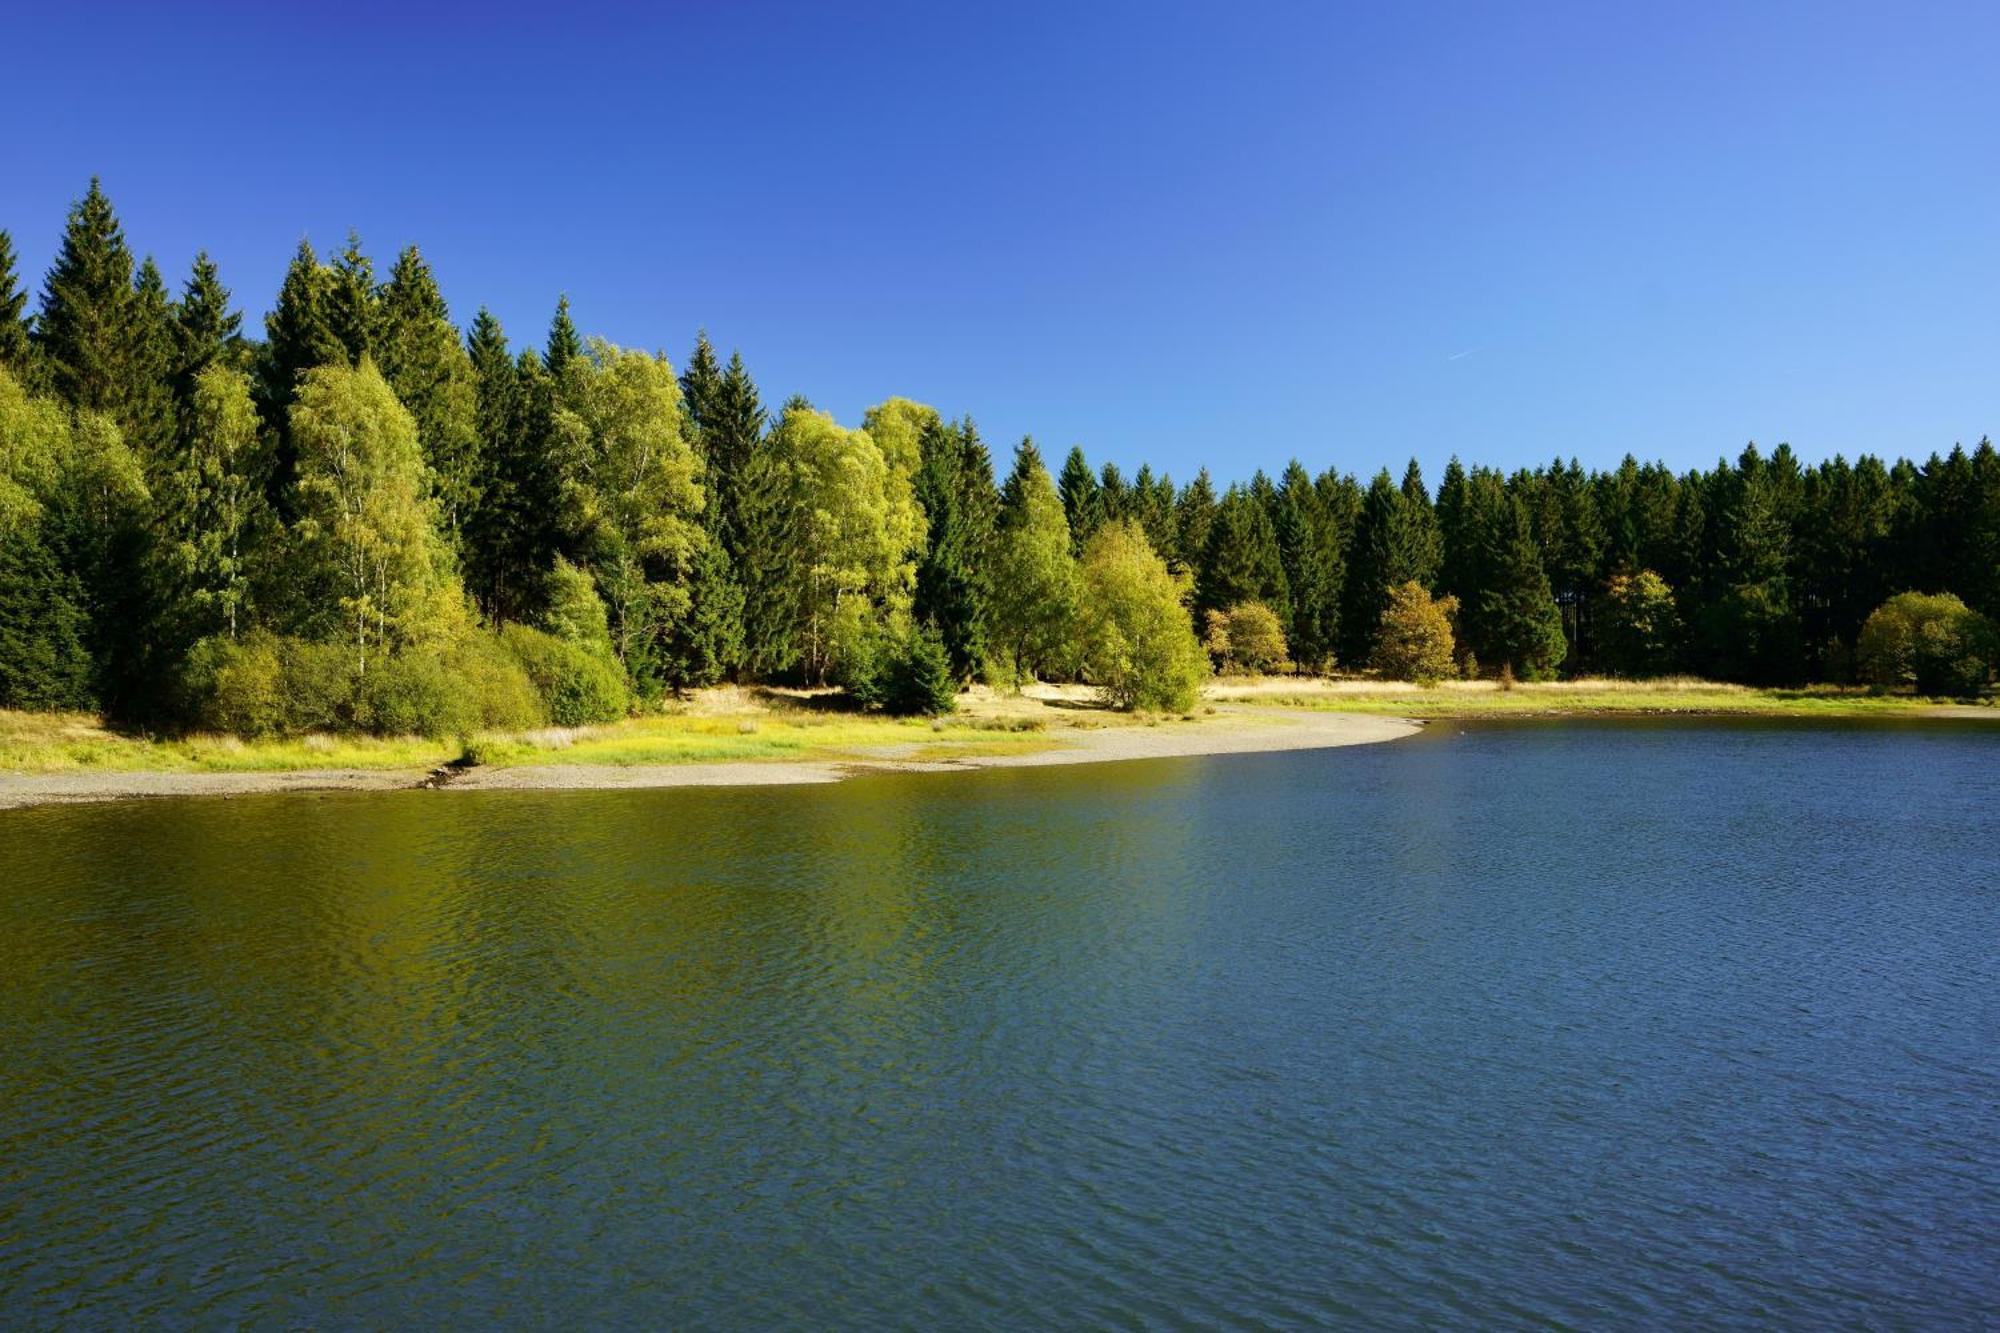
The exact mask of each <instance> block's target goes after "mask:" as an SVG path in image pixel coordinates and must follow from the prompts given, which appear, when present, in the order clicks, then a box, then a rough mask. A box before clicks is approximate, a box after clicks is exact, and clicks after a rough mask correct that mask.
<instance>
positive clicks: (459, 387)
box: [374, 245, 480, 550]
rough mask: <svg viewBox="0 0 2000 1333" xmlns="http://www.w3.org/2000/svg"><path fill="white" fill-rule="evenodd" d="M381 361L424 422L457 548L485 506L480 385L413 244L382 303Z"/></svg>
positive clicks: (442, 517) (429, 458)
mask: <svg viewBox="0 0 2000 1333" xmlns="http://www.w3.org/2000/svg"><path fill="white" fill-rule="evenodd" d="M376 310H377V315H376V322H375V335H374V338H375V344H376V351H375V359H376V364H377V366H378V367H379V368H380V369H381V372H382V377H383V378H384V379H386V380H387V381H388V382H389V387H390V388H391V389H394V390H395V391H396V398H397V399H398V401H400V402H401V403H402V404H403V406H404V407H405V408H407V409H408V410H409V413H410V416H411V417H412V418H414V419H415V421H416V423H417V443H418V446H419V447H420V448H421V449H422V450H423V455H424V462H425V463H426V464H427V465H428V466H429V468H430V475H431V493H432V495H433V496H434V497H435V498H436V500H437V518H438V522H439V525H440V527H441V530H442V531H443V533H444V535H445V538H446V540H447V542H449V543H450V544H451V546H452V547H453V549H454V550H457V549H460V547H461V546H462V543H463V539H464V537H463V530H464V527H465V524H466V523H467V521H468V520H469V519H470V517H471V514H472V511H473V509H474V508H475V507H476V506H477V504H478V489H477V488H478V486H479V480H480V478H479V470H478V469H479V460H478V458H477V449H478V443H479V436H478V421H479V389H478V383H477V380H476V377H475V375H474V373H473V369H472V361H471V358H470V357H469V356H468V355H467V353H466V350H465V348H464V347H463V346H461V345H460V343H459V340H458V331H457V330H456V329H454V328H453V327H452V324H451V316H450V312H449V311H448V310H447V309H446V307H445V303H444V296H443V294H442V293H440V292H439V291H438V287H437V280H436V279H435V278H434V277H433V276H432V275H431V270H430V266H429V265H428V264H426V263H425V262H424V260H423V256H422V255H420V254H419V253H418V252H417V248H416V247H415V246H414V245H413V246H410V247H409V248H408V249H406V250H404V251H403V252H402V254H400V255H398V256H397V257H396V263H395V267H394V268H392V269H391V270H390V272H389V281H388V282H387V283H386V284H385V285H384V286H383V288H382V292H381V295H380V297H379V299H378V300H377V302H376Z"/></svg>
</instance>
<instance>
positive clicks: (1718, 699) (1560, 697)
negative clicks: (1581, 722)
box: [1211, 676, 1994, 717]
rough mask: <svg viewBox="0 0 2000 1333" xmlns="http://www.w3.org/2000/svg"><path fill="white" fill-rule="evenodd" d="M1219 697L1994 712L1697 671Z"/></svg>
mask: <svg viewBox="0 0 2000 1333" xmlns="http://www.w3.org/2000/svg"><path fill="white" fill-rule="evenodd" d="M1211 692H1212V693H1213V694H1214V695H1215V697H1217V698H1224V699H1237V700H1241V701H1243V702H1256V703H1265V704H1278V705H1284V706H1289V707H1295V708H1314V709H1327V710H1332V711H1341V712H1353V713H1387V714H1393V715H1396V716H1399V717H1480V716H1506V715H1524V716H1533V715H1564V714H1616V713H1638V714H1665V713H1694V714H1704V713H1706V714H1717V713H1739V714H1753V715H1764V716H1792V717H1863V716H1892V715H1897V714H1902V715H1919V714H1928V713H1936V712H1939V711H1952V712H1959V711H1963V712H1966V713H1970V714H1978V713H1992V712H1993V711H1994V710H1993V709H1992V708H1991V707H1990V705H1961V704H1956V703H1953V702H1952V701H1949V700H1935V699H1919V698H1913V697H1911V696H1908V695H1888V694H1875V693H1872V692H1870V691H1868V690H1865V689H1856V688H1852V687H1842V686H1835V685H1814V686H1804V687H1801V688H1798V689H1776V690H1768V689H1755V688H1752V687H1750V686H1747V685H1728V684H1723V683H1720V682H1717V681H1710V680H1700V679H1697V678H1695V677H1692V676H1666V677H1661V678H1659V679H1656V680H1619V679H1614V678H1611V677H1582V678H1579V679H1576V680H1565V681H1517V682H1515V683H1513V684H1512V685H1509V686H1502V685H1501V684H1500V683H1499V682H1497V681H1491V680H1472V681H1440V682H1439V683H1438V684H1436V685H1433V686H1428V687H1426V686H1421V685H1414V684H1411V683H1410V682H1408V681H1390V680H1373V679H1358V678H1357V679H1352V680H1314V681H1306V680H1297V679H1276V678H1273V679H1264V680H1258V681H1249V682H1242V683H1240V684H1232V683H1226V682H1225V683H1219V684H1218V685H1217V686H1216V687H1214V688H1213V689H1212V691H1211Z"/></svg>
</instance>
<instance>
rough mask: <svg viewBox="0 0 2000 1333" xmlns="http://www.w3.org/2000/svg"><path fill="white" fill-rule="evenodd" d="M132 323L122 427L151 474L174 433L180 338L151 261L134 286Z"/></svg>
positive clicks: (161, 280)
mask: <svg viewBox="0 0 2000 1333" xmlns="http://www.w3.org/2000/svg"><path fill="white" fill-rule="evenodd" d="M131 319H132V333H131V350H130V356H131V360H130V362H129V365H128V368H127V371H126V385H125V392H124V395H123V397H124V405H123V411H122V414H121V416H120V417H119V424H120V425H121V426H122V427H123V428H124V431H125V442H126V443H127V444H128V445H130V446H131V448H132V449H133V450H134V451H135V452H136V453H137V454H138V455H139V457H140V459H141V460H143V461H144V462H145V464H146V466H147V468H148V469H149V470H152V469H156V468H158V467H159V466H161V465H162V462H163V460H164V457H165V455H166V454H167V453H168V452H169V450H170V448H171V446H172V443H173V439H174V435H175V433H176V431H175V423H174V393H173V381H174V363H175V361H176V360H177V359H178V347H177V344H178V337H177V334H176V324H175V312H174V309H173V302H172V300H171V298H169V297H168V295H167V284H166V280H165V279H164V278H162V277H161V276H160V269H159V266H158V265H157V264H155V263H154V262H153V261H152V259H151V258H150V257H148V258H147V259H146V260H145V261H144V262H143V263H141V264H140V265H139V273H138V277H137V278H135V279H134V281H133V287H132V307H131Z"/></svg>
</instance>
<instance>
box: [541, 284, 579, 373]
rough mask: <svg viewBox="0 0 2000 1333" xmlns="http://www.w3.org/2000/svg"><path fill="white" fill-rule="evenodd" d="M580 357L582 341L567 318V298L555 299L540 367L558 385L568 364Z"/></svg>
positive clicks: (574, 325) (565, 296)
mask: <svg viewBox="0 0 2000 1333" xmlns="http://www.w3.org/2000/svg"><path fill="white" fill-rule="evenodd" d="M582 355H583V339H582V338H580V337H578V336H577V332H576V324H575V322H574V321H572V320H571V319H570V317H569V297H568V296H567V295H564V296H560V297H557V298H556V313H555V316H554V318H552V319H550V320H549V341H548V346H547V349H546V350H545V351H543V353H542V366H543V368H544V369H546V370H547V371H548V372H549V376H550V378H552V379H554V380H555V381H556V382H557V383H558V384H560V383H561V382H562V378H563V374H564V372H566V371H567V370H568V369H569V366H570V363H571V362H572V361H574V360H576V359H577V358H578V357H580V356H582Z"/></svg>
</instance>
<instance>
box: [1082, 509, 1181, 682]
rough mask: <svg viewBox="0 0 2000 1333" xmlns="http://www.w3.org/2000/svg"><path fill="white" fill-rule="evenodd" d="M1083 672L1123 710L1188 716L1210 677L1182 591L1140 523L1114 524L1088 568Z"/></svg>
mask: <svg viewBox="0 0 2000 1333" xmlns="http://www.w3.org/2000/svg"><path fill="white" fill-rule="evenodd" d="M1081 576H1082V577H1081V582H1082V596H1081V598H1080V599H1079V602H1080V616H1079V620H1080V622H1081V626H1082V636H1081V640H1082V649H1083V669H1084V673H1085V675H1086V676H1087V677H1088V679H1089V680H1090V681H1091V682H1092V683H1093V684H1095V685H1096V686H1097V687H1098V688H1099V689H1100V690H1102V691H1103V693H1104V697H1105V699H1106V700H1107V701H1108V702H1110V703H1111V704H1112V705H1113V706H1115V707H1118V708H1147V709H1154V710H1157V711H1160V712H1169V713H1185V712H1186V711H1187V710H1188V709H1190V708H1192V707H1194V702H1195V697H1196V695H1197V694H1198V693H1199V691H1200V689H1201V682H1202V680H1203V679H1204V678H1206V677H1207V675H1208V671H1209V667H1208V657H1207V655H1206V654H1205V653H1203V652H1202V648H1201V644H1200V643H1198V642H1197V641H1196V640H1195V637H1194V626H1193V625H1192V624H1190V623H1189V621H1188V614H1187V609H1186V607H1185V606H1184V605H1183V604H1182V600H1181V599H1182V592H1183V589H1182V586H1181V585H1180V584H1179V583H1177V582H1176V581H1175V579H1174V576H1173V575H1172V574H1171V573H1169V572H1168V570H1167V567H1166V565H1165V564H1164V563H1162V562H1161V560H1160V557H1159V556H1157V555H1155V554H1154V553H1153V548H1152V547H1151V546H1150V545H1148V544H1147V541H1146V537H1145V534H1144V533H1143V532H1141V531H1140V530H1139V528H1138V526H1137V525H1136V524H1133V523H1130V522H1125V521H1120V522H1114V523H1106V524H1105V525H1104V526H1103V527H1101V528H1099V529H1098V530H1097V531H1096V532H1095V533H1094V534H1092V536H1091V538H1090V542H1089V544H1088V545H1087V546H1086V547H1085V548H1084V552H1083V562H1082V566H1081Z"/></svg>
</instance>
